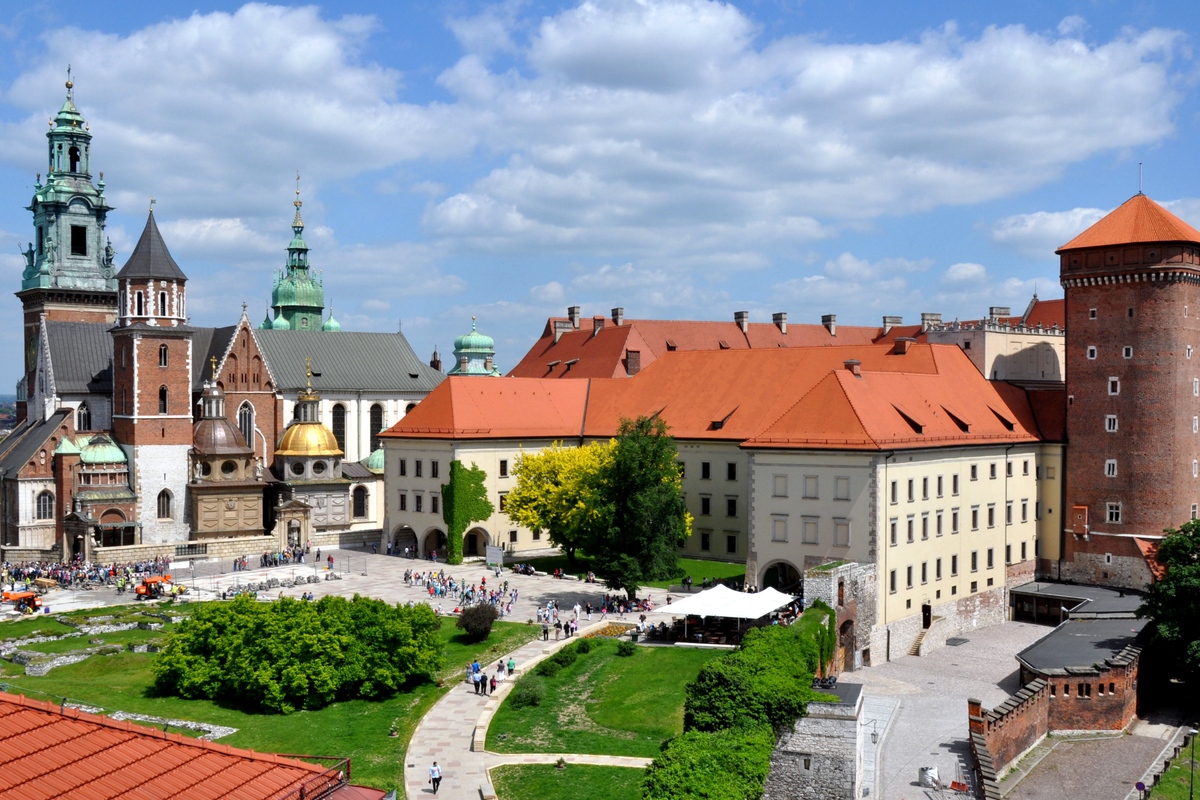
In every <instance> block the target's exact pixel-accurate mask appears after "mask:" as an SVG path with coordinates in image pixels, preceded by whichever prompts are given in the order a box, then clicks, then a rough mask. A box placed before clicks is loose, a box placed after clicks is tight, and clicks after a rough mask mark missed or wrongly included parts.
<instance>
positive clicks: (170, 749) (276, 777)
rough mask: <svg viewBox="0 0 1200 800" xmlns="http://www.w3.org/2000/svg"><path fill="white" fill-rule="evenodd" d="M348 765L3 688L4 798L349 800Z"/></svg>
mask: <svg viewBox="0 0 1200 800" xmlns="http://www.w3.org/2000/svg"><path fill="white" fill-rule="evenodd" d="M347 767H348V765H347V764H345V763H342V764H341V765H340V766H336V767H333V768H331V769H327V768H326V767H322V766H318V765H316V764H308V763H305V762H303V761H297V760H295V759H292V758H285V757H284V756H276V755H269V754H265V753H255V752H253V751H251V750H241V749H238V748H235V747H229V746H228V745H221V744H215V743H213V742H207V741H204V740H203V739H193V738H190V737H187V736H181V735H179V734H174V733H163V732H162V731H158V730H155V729H153V728H146V727H143V726H141V725H135V724H133V723H131V722H118V721H116V720H112V719H109V718H107V717H101V716H97V715H95V714H88V713H86V712H83V711H79V710H76V709H72V708H61V707H60V706H58V705H55V704H53V703H41V702H38V701H35V700H30V699H28V698H26V697H23V696H20V695H12V694H7V693H5V692H0V800H10V798H11V800H42V799H43V798H52V797H69V798H73V800H109V798H146V799H147V800H165V799H166V798H180V799H181V800H183V799H184V798H186V800H217V798H227V799H230V800H231V799H232V798H237V800H258V798H262V800H267V798H283V797H285V796H288V795H289V794H290V793H292V792H295V793H296V794H295V796H296V797H298V796H299V790H300V789H301V787H303V788H304V790H305V791H304V797H305V798H308V799H309V800H318V798H341V797H343V795H342V792H341V790H343V789H346V788H353V789H355V790H357V791H359V792H361V791H366V792H368V793H369V794H367V795H362V794H359V795H355V797H359V798H364V800H365V798H370V799H371V800H379V799H380V798H382V797H383V795H384V793H383V792H381V791H378V790H375V789H366V790H363V789H362V787H348V785H347V784H346V776H345V775H344V774H341V773H340V772H339V770H344V769H346V768H347Z"/></svg>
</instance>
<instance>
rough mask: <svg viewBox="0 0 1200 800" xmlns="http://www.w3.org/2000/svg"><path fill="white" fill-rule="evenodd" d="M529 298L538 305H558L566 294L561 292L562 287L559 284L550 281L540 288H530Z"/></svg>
mask: <svg viewBox="0 0 1200 800" xmlns="http://www.w3.org/2000/svg"><path fill="white" fill-rule="evenodd" d="M529 296H530V297H532V298H533V299H534V300H537V301H538V302H539V303H560V302H562V300H563V298H565V297H566V294H565V293H564V292H563V285H562V284H561V283H559V282H558V281H550V282H549V283H543V284H542V285H540V286H533V287H530V289H529Z"/></svg>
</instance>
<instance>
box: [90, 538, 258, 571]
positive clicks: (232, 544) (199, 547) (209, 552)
mask: <svg viewBox="0 0 1200 800" xmlns="http://www.w3.org/2000/svg"><path fill="white" fill-rule="evenodd" d="M277 547H278V542H276V541H275V537H274V536H240V537H236V538H230V539H210V540H208V541H205V542H176V543H172V544H132V545H125V546H122V547H97V548H94V549H93V550H92V558H93V560H95V561H97V562H99V563H101V564H112V563H117V564H123V563H125V562H127V561H148V560H150V559H152V558H157V557H159V556H166V557H167V558H169V559H171V560H173V561H175V560H178V561H186V560H189V559H193V558H220V559H225V558H229V559H232V558H234V557H235V556H250V557H251V558H252V559H253V558H255V557H257V556H259V555H261V554H262V553H265V552H267V551H269V550H275V549H276V548H277ZM185 548H186V549H185ZM188 550H192V551H195V552H192V553H188V552H187V551H188ZM181 551H182V552H181Z"/></svg>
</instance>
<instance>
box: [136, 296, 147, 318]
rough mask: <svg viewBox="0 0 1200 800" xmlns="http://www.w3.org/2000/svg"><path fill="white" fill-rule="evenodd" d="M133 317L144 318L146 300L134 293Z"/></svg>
mask: <svg viewBox="0 0 1200 800" xmlns="http://www.w3.org/2000/svg"><path fill="white" fill-rule="evenodd" d="M133 315H134V316H135V317H144V316H146V298H145V296H144V295H143V294H142V293H141V292H134V295H133Z"/></svg>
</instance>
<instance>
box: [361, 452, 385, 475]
mask: <svg viewBox="0 0 1200 800" xmlns="http://www.w3.org/2000/svg"><path fill="white" fill-rule="evenodd" d="M383 465H384V460H383V448H382V447H380V448H377V449H376V450H374V451H373V452H372V453H371V455H369V456H367V460H366V461H364V462H363V466H364V467H366V468H367V469H369V470H371V472H374V473H375V474H376V475H382V474H383Z"/></svg>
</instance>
